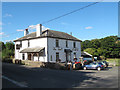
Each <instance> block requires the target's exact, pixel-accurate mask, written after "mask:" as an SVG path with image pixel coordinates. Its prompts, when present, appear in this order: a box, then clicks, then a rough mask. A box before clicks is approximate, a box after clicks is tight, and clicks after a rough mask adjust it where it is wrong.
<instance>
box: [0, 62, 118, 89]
mask: <svg viewBox="0 0 120 90" xmlns="http://www.w3.org/2000/svg"><path fill="white" fill-rule="evenodd" d="M2 75H3V77H2V82H3V83H2V88H118V67H109V68H107V69H106V70H103V71H96V70H75V71H68V70H51V69H46V68H30V67H26V66H23V65H16V64H9V63H3V67H2Z"/></svg>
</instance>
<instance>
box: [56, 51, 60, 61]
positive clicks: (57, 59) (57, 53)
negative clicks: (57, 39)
mask: <svg viewBox="0 0 120 90" xmlns="http://www.w3.org/2000/svg"><path fill="white" fill-rule="evenodd" d="M57 55H58V56H57ZM57 57H58V58H57ZM57 61H59V52H56V62H57Z"/></svg>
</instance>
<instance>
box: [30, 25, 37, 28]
mask: <svg viewBox="0 0 120 90" xmlns="http://www.w3.org/2000/svg"><path fill="white" fill-rule="evenodd" d="M28 28H29V29H36V25H30V26H28Z"/></svg>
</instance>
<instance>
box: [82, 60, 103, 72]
mask: <svg viewBox="0 0 120 90" xmlns="http://www.w3.org/2000/svg"><path fill="white" fill-rule="evenodd" d="M104 68H105V67H104V65H103V64H102V63H101V62H98V63H97V62H96V63H95V62H94V63H90V64H89V65H84V66H83V69H84V70H86V69H97V70H98V71H100V70H101V69H104Z"/></svg>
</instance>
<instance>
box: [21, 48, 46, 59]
mask: <svg viewBox="0 0 120 90" xmlns="http://www.w3.org/2000/svg"><path fill="white" fill-rule="evenodd" d="M20 53H22V60H24V58H25V55H24V54H25V53H27V60H30V61H45V59H44V58H45V47H33V48H25V49H23V50H21V51H20Z"/></svg>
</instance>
